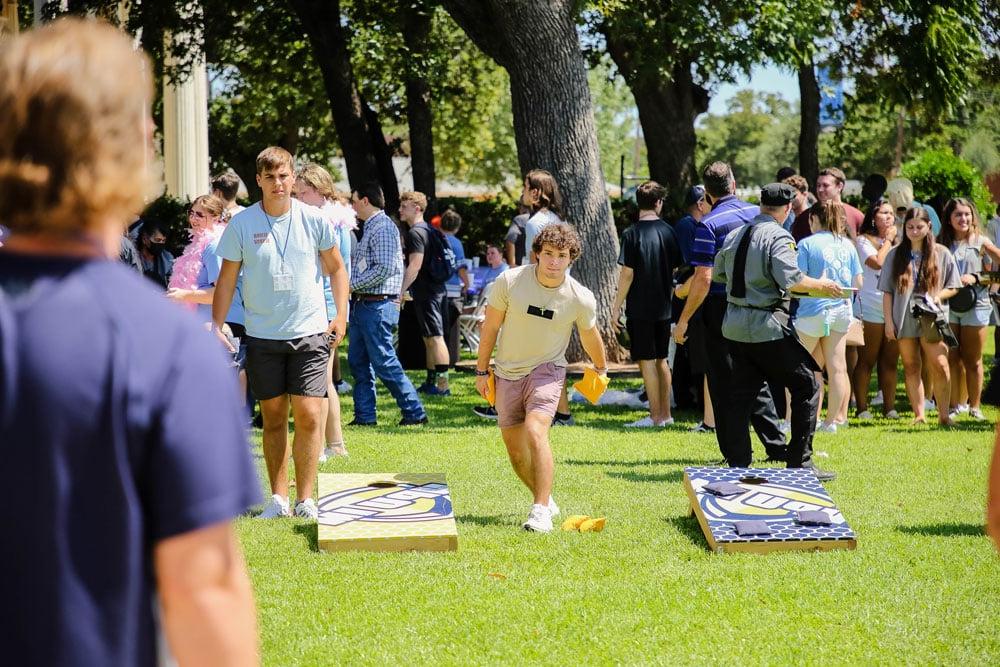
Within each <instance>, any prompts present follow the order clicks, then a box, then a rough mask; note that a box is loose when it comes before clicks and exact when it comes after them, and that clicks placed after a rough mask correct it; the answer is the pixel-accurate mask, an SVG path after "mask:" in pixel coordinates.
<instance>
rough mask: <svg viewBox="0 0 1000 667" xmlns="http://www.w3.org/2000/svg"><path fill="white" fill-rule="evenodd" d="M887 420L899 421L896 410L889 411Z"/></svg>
mask: <svg viewBox="0 0 1000 667" xmlns="http://www.w3.org/2000/svg"><path fill="white" fill-rule="evenodd" d="M885 418H886V419H899V413H898V412H896V411H895V410H889V412H887V413H885Z"/></svg>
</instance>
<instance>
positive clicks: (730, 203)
mask: <svg viewBox="0 0 1000 667" xmlns="http://www.w3.org/2000/svg"><path fill="white" fill-rule="evenodd" d="M758 213H760V208H758V207H757V206H755V205H753V204H750V203H748V202H745V201H740V200H739V199H737V198H736V195H726V196H725V197H723V198H721V199H719V200H718V201H717V202H715V205H714V206H712V210H711V212H709V213H708V214H707V215H706V216H705V217H704V218H702V219H701V222H699V223H697V224H696V225H695V228H694V244H693V245H692V246H691V257H690V260H691V265H692V266H707V267H709V268H712V267H713V266H715V255H716V254H718V252H719V250H721V249H722V244H723V243H725V241H726V237H727V236H729V232H731V231H733V230H734V229H739V228H740V227H742V226H743V225H745V224H746V223H748V222H750V221H751V220H753V219H754V218H755V217H756V216H757V214H758ZM708 293H709V294H715V295H718V296H725V295H726V285H725V283H717V282H714V281H713V282H712V287H711V289H710V290H709V292H708Z"/></svg>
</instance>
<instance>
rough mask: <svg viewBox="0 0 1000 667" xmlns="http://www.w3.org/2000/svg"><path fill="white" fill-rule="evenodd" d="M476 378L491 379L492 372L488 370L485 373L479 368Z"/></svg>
mask: <svg viewBox="0 0 1000 667" xmlns="http://www.w3.org/2000/svg"><path fill="white" fill-rule="evenodd" d="M476 376H477V377H481V378H485V377H489V376H490V370H489V369H488V368H487V369H486V370H485V371H481V370H479V369H478V368H477V369H476Z"/></svg>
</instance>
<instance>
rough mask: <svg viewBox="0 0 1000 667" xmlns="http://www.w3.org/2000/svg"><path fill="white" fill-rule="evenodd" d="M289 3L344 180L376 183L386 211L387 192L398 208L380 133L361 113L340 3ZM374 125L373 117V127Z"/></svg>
mask: <svg viewBox="0 0 1000 667" xmlns="http://www.w3.org/2000/svg"><path fill="white" fill-rule="evenodd" d="M289 1H290V3H291V6H292V8H293V9H294V10H295V13H296V15H297V16H298V18H299V22H300V23H301V24H302V28H303V30H304V31H305V33H306V36H307V37H308V38H309V42H310V44H311V45H312V48H313V55H314V56H315V59H316V63H317V64H318V66H319V68H320V72H321V74H322V75H323V85H324V87H325V88H326V94H327V97H328V98H329V102H330V111H331V113H332V115H333V124H334V127H336V129H337V137H338V139H339V140H340V150H341V151H342V152H343V154H344V161H345V162H346V163H347V180H348V181H349V182H350V184H351V187H352V188H355V187H358V186H360V185H363V184H365V183H368V182H371V181H378V182H380V183H381V184H382V189H383V190H384V191H385V193H386V200H387V202H386V207H387V208H388V207H389V199H390V193H395V196H394V197H393V199H394V201H395V202H396V203H397V204H398V199H399V197H398V186H397V184H396V177H395V173H393V171H392V156H391V153H390V151H389V147H388V146H387V145H386V142H385V137H384V136H383V135H382V131H381V128H379V127H373V126H372V125H373V123H372V117H373V116H374V112H373V111H371V110H370V109H367V108H366V107H367V105H366V104H365V103H364V100H363V99H362V97H361V94H360V92H359V90H358V86H357V81H356V80H355V78H354V68H353V67H352V65H351V54H350V49H349V44H348V39H349V36H348V33H347V31H346V30H345V29H344V27H343V25H342V24H341V11H340V0H289ZM377 120H378V119H377V117H375V121H376V123H375V124H376V125H377ZM386 161H388V164H389V168H388V170H386V168H385V163H386ZM380 163H381V168H380ZM394 205H396V204H394ZM389 210H390V211H394V209H391V208H390V209H389Z"/></svg>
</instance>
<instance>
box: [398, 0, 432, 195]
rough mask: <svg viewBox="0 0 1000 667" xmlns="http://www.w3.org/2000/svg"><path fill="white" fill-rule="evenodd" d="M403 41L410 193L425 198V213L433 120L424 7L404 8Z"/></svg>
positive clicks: (427, 16) (428, 17) (429, 192)
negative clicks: (426, 61)
mask: <svg viewBox="0 0 1000 667" xmlns="http://www.w3.org/2000/svg"><path fill="white" fill-rule="evenodd" d="M402 13H403V41H404V43H405V44H406V48H407V50H408V51H409V55H410V59H409V60H410V65H409V67H407V69H406V74H405V79H406V82H405V83H406V120H407V123H408V126H409V131H410V169H411V170H412V171H413V189H414V190H416V191H417V192H423V193H424V194H425V195H427V199H428V209H429V210H431V211H434V210H435V208H434V200H435V190H436V187H435V183H436V178H435V173H434V134H433V128H434V116H433V114H432V111H431V87H430V83H429V82H428V81H427V77H426V76H425V74H424V73H425V72H426V69H425V67H424V60H425V54H426V52H427V50H428V46H429V44H430V34H431V13H430V11H428V10H427V8H426V7H424V6H419V5H418V6H404V7H403V9H402Z"/></svg>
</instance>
